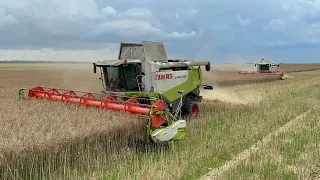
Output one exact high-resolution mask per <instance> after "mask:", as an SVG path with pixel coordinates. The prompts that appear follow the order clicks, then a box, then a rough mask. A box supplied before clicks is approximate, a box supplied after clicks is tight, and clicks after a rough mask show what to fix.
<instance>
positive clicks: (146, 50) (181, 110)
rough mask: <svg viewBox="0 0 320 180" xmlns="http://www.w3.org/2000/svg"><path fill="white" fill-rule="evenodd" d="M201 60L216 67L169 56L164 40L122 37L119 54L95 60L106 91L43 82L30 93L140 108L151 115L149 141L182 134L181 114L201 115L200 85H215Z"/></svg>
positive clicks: (128, 109)
mask: <svg viewBox="0 0 320 180" xmlns="http://www.w3.org/2000/svg"><path fill="white" fill-rule="evenodd" d="M201 66H204V67H205V69H206V71H210V62H209V61H190V60H169V59H168V57H167V53H166V50H165V46H164V44H163V43H162V42H147V41H143V42H142V43H141V44H136V43H121V45H120V51H119V57H118V59H115V60H105V61H101V62H97V63H93V71H94V73H97V69H100V74H101V76H100V78H99V79H100V80H101V82H102V86H103V90H102V92H101V93H90V92H78V91H72V90H62V89H56V88H45V87H40V86H37V87H34V88H31V89H30V90H29V93H28V97H29V98H33V97H35V98H43V99H52V100H60V101H63V102H73V103H78V104H83V105H87V106H95V107H99V108H102V109H112V110H117V111H123V112H125V113H131V114H139V115H140V116H141V117H143V118H146V119H147V120H148V121H147V122H148V123H147V127H146V141H147V142H151V141H152V142H155V143H159V142H167V141H171V140H179V139H181V138H182V137H183V136H184V135H185V130H186V120H185V119H181V118H187V117H192V118H193V117H197V116H198V115H199V104H198V103H199V102H201V100H202V97H201V96H200V89H201V88H204V89H209V90H212V86H207V85H202V84H201V83H202V70H201ZM24 90H25V89H24ZM20 93H21V92H20Z"/></svg>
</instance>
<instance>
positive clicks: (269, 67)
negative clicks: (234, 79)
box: [239, 59, 284, 80]
mask: <svg viewBox="0 0 320 180" xmlns="http://www.w3.org/2000/svg"><path fill="white" fill-rule="evenodd" d="M279 66H280V65H279V64H275V63H273V62H272V60H271V59H270V60H265V59H261V60H260V62H259V63H257V64H255V67H257V70H256V71H239V73H240V74H261V75H273V76H280V79H281V80H283V79H284V78H283V77H284V73H283V72H280V71H279V70H278V67H279Z"/></svg>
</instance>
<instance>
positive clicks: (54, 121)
mask: <svg viewBox="0 0 320 180" xmlns="http://www.w3.org/2000/svg"><path fill="white" fill-rule="evenodd" d="M68 73H69V74H68ZM87 75H89V73H87V71H82V72H81V71H79V72H78V73H76V74H73V72H72V73H70V71H69V72H68V71H62V70H36V71H35V70H19V71H0V79H1V83H0V84H1V89H0V99H1V104H0V117H1V119H0V162H2V163H0V164H4V163H6V164H10V163H13V162H16V161H19V162H21V163H22V162H30V161H28V160H26V159H28V158H32V159H37V158H36V157H37V155H41V154H47V153H53V154H56V153H58V152H59V151H62V150H64V149H66V148H67V149H68V148H69V147H71V146H72V149H73V150H74V151H77V150H78V149H79V148H80V147H82V146H84V145H83V144H88V143H89V144H90V142H96V141H101V144H104V145H106V146H108V148H109V149H110V151H112V150H116V149H118V148H120V147H125V146H127V145H128V144H129V143H130V142H132V141H135V140H141V141H142V140H143V139H144V137H145V125H146V121H145V120H140V119H137V117H136V116H129V115H125V114H123V113H121V112H114V111H109V110H100V109H97V108H90V107H89V108H88V107H87V108H86V107H81V106H78V105H75V104H71V103H70V104H69V103H68V104H64V103H61V102H56V101H48V100H36V99H25V100H19V99H18V90H19V88H20V87H28V88H29V87H34V86H36V85H43V86H49V87H62V88H67V89H73V90H74V89H76V90H83V91H86V90H91V91H93V92H97V91H98V89H99V90H101V84H100V83H101V82H100V81H99V79H97V81H92V77H90V76H89V77H88V76H87ZM66 77H69V79H66ZM72 77H75V79H73V78H72ZM80 80H81V81H80ZM83 142H85V143H83ZM18 164H20V163H18ZM22 164H23V163H22Z"/></svg>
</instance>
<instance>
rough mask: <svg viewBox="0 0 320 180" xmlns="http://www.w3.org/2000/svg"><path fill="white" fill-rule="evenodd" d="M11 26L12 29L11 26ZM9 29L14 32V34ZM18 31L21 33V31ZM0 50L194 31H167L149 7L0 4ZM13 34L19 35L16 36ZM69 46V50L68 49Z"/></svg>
mask: <svg viewBox="0 0 320 180" xmlns="http://www.w3.org/2000/svg"><path fill="white" fill-rule="evenodd" d="M9 26H10V27H9ZM10 29H15V30H14V31H16V32H12V31H11V30H10ZM18 29H19V31H18ZM0 33H1V34H2V35H3V36H7V37H9V36H11V37H12V38H4V39H3V42H1V41H0V48H12V47H14V45H16V47H20V48H21V47H23V48H61V47H63V48H70V49H74V48H77V47H76V44H81V46H82V48H83V47H85V46H87V48H90V46H91V45H92V44H93V43H95V44H101V45H103V43H106V42H109V43H113V42H120V41H123V40H135V41H136V40H139V41H141V39H143V38H146V39H155V40H159V41H161V40H177V39H178V40H183V39H189V38H193V37H195V36H196V35H197V33H196V32H195V31H193V30H189V31H188V32H187V31H184V30H181V29H172V30H170V31H168V30H167V28H166V25H164V24H163V23H161V22H160V21H159V20H157V17H155V16H154V15H153V13H152V10H150V9H149V8H147V7H131V8H127V9H121V8H119V10H118V9H117V8H115V7H112V6H110V5H108V6H104V7H101V8H99V7H98V4H97V3H96V2H95V1H94V0H69V1H65V0H53V1H46V0H27V2H26V1H25V2H21V1H18V0H12V1H11V3H10V2H3V1H2V2H0ZM13 33H16V34H15V35H14V36H13ZM68 46H69V47H68Z"/></svg>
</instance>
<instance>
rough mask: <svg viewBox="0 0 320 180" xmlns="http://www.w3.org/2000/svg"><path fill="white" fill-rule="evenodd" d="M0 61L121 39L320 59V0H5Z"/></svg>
mask: <svg viewBox="0 0 320 180" xmlns="http://www.w3.org/2000/svg"><path fill="white" fill-rule="evenodd" d="M0 36H1V37H0V60H56V61H68V60H70V61H89V62H96V61H101V60H107V59H114V58H117V55H118V51H119V45H120V42H135V43H139V42H141V41H161V42H164V43H165V46H166V49H167V53H168V56H169V58H170V59H176V58H183V59H194V60H209V61H211V62H213V63H237V62H239V63H243V62H257V61H259V59H261V58H265V59H273V61H275V62H277V63H312V62H316V63H320V0H281V1H279V0H259V1H257V0H241V1H235V0H188V1H186V0H175V1H170V0H162V1H158V0H139V1H132V0H117V1H105V0H50V1H49V0H1V1H0Z"/></svg>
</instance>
